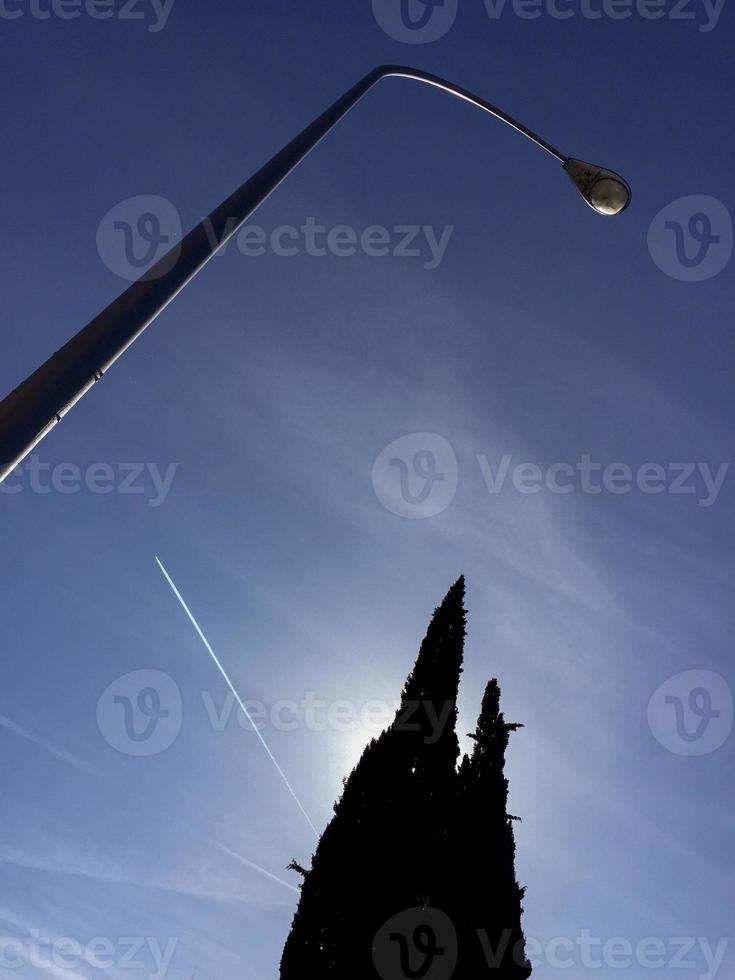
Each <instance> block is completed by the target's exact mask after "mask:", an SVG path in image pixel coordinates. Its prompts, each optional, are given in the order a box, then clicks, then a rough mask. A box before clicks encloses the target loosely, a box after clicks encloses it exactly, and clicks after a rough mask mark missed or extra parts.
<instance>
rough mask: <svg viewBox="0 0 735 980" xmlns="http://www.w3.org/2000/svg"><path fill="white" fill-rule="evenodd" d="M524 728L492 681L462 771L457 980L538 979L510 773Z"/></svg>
mask: <svg viewBox="0 0 735 980" xmlns="http://www.w3.org/2000/svg"><path fill="white" fill-rule="evenodd" d="M522 727H523V726H522V725H519V724H516V723H508V722H506V721H505V718H504V716H503V713H502V712H501V710H500V688H499V686H498V682H497V681H496V680H494V679H493V680H491V681H490V683H489V684H488V685H487V688H486V690H485V695H484V697H483V701H482V710H481V712H480V717H479V719H478V721H477V728H476V729H475V732H474V733H473V734H472V735H470V736H469V737H470V738H472V739H473V740H474V743H475V745H474V748H473V750H472V754H471V755H470V756H467V755H465V756H464V758H463V760H462V763H461V765H460V767H459V800H458V807H457V820H456V822H455V841H456V847H457V857H458V859H459V861H460V863H461V865H462V866H463V867H464V869H465V880H464V884H463V886H462V888H461V891H459V892H458V893H456V895H455V901H454V903H453V912H454V917H455V921H456V922H457V923H458V927H459V933H460V937H459V938H460V941H459V950H460V966H459V969H458V970H457V972H456V974H455V976H456V977H457V980H476V978H478V977H482V976H490V975H492V976H493V977H496V978H498V980H526V977H528V975H529V974H530V972H531V967H530V964H529V963H528V962H527V960H526V957H525V941H524V937H523V930H522V928H521V916H522V913H523V906H522V900H523V894H524V891H525V889H523V888H521V887H520V886H519V885H518V883H517V881H516V874H515V854H516V846H515V835H514V833H513V821H514V820H515V819H517V818H515V817H513V816H511V815H510V814H509V813H508V780H507V779H506V778H505V772H504V768H505V753H506V749H507V747H508V742H509V738H510V733H511V732H514V731H516V730H517V729H519V728H522Z"/></svg>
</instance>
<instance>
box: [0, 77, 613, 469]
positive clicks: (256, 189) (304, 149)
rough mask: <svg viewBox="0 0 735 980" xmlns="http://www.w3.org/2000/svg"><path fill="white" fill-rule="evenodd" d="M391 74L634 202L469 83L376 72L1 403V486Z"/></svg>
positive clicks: (588, 189) (592, 201) (593, 203)
mask: <svg viewBox="0 0 735 980" xmlns="http://www.w3.org/2000/svg"><path fill="white" fill-rule="evenodd" d="M389 76H394V77H400V78H413V79H415V80H416V81H419V82H425V83H426V84H428V85H433V86H434V87H436V88H440V89H443V90H444V91H445V92H449V93H451V94H452V95H456V96H457V97H458V98H460V99H463V100H464V101H466V102H470V103H471V104H472V105H474V106H477V107H478V108H480V109H483V110H484V111H485V112H489V113H490V115H492V116H495V118H496V119H500V120H501V121H502V122H504V123H507V124H508V125H509V126H512V127H513V129H516V130H517V131H518V132H519V133H522V134H523V135H524V136H526V137H528V139H530V140H532V141H533V142H534V143H536V145H537V146H540V147H541V148H542V149H544V150H546V152H547V153H550V154H551V155H552V156H553V157H556V159H557V160H559V162H560V163H561V164H562V165H563V167H564V169H565V170H566V172H567V174H568V175H569V177H570V178H571V179H572V181H573V183H574V184H575V186H576V187H577V189H578V191H579V192H580V194H581V195H582V197H583V198H584V200H585V201H586V202H587V203H588V204H589V205H590V207H592V208H594V209H595V211H597V212H598V213H599V214H604V215H613V214H620V212H621V211H624V210H625V208H626V207H627V206H628V204H629V203H630V187H629V186H628V184H627V182H626V181H625V180H623V178H622V177H620V176H619V175H618V174H616V173H614V172H613V171H611V170H606V169H605V168H604V167H598V166H596V165H594V164H590V163H585V162H584V161H582V160H576V159H573V158H572V157H567V156H565V155H564V154H562V153H560V152H559V151H558V150H556V149H554V147H553V146H551V145H550V144H549V143H546V142H545V141H544V140H542V139H541V137H540V136H537V135H536V134H535V133H533V132H531V130H530V129H527V128H526V127H525V126H523V125H522V124H521V123H520V122H518V120H516V119H513V118H512V116H509V115H507V114H506V113H505V112H502V111H501V110H500V109H498V108H496V107H495V106H493V105H491V104H490V103H489V102H486V101H485V100H484V99H481V98H479V96H477V95H474V94H473V93H472V92H468V91H467V89H463V88H460V87H459V86H458V85H453V84H452V83H451V82H447V81H445V80H444V79H443V78H438V77H437V76H436V75H430V74H428V73H427V72H423V71H418V70H417V69H415V68H404V67H401V66H399V65H384V66H382V67H380V68H375V69H374V70H373V71H371V72H370V73H369V74H368V75H366V76H365V78H363V79H362V81H360V82H358V83H357V85H355V86H354V87H353V88H351V89H350V90H349V91H348V92H346V93H345V94H344V95H343V96H342V97H341V98H340V99H338V100H337V101H336V102H335V103H334V105H332V106H330V108H329V109H327V111H326V112H324V113H323V114H322V115H321V116H319V118H318V119H315V120H314V122H313V123H311V125H309V126H307V127H306V129H305V130H304V131H303V132H302V133H300V134H299V135H298V136H297V137H296V138H295V139H293V140H292V141H291V142H290V143H289V144H288V145H287V146H285V147H284V148H283V149H282V150H281V151H280V152H279V153H277V154H276V155H275V156H274V157H273V158H272V159H271V160H269V162H268V163H266V164H265V166H264V167H261V169H260V170H258V172H257V173H255V174H254V175H253V176H252V177H251V178H250V179H249V180H248V181H246V182H245V183H244V184H243V185H242V187H240V188H239V190H237V191H235V193H234V194H232V195H231V196H230V197H228V198H227V200H226V201H224V202H223V203H222V204H220V206H219V207H218V208H217V209H216V210H215V211H213V212H212V214H211V215H210V216H209V217H208V218H205V219H204V221H202V222H201V223H200V224H198V225H197V226H196V228H194V229H192V231H190V232H189V234H188V235H186V236H185V237H184V238H183V239H182V240H181V242H180V243H179V244H178V245H177V246H175V247H174V248H172V249H171V250H170V251H169V252H167V253H166V255H164V256H163V258H161V259H159V260H158V262H156V263H155V265H153V266H152V268H150V269H149V270H148V271H147V272H146V273H145V274H144V275H143V276H141V278H140V279H138V280H137V281H136V282H134V283H133V284H132V285H131V286H129V287H128V289H126V290H125V292H124V293H122V295H120V296H118V298H117V299H116V300H114V301H113V302H112V303H111V304H110V305H109V306H108V307H107V308H106V309H105V310H103V311H102V312H101V313H100V314H99V315H98V316H97V317H95V319H94V320H92V321H91V323H89V324H88V325H87V326H86V327H84V328H83V329H82V330H80V331H79V333H78V334H77V335H76V336H75V337H72V339H71V340H70V341H69V342H68V343H66V344H65V345H64V346H63V347H62V348H61V349H60V350H59V351H57V352H56V353H55V354H54V355H53V356H52V357H50V358H49V359H48V360H47V361H46V363H45V364H42V365H41V367H40V368H38V369H37V370H36V371H35V372H34V373H33V374H32V375H30V377H28V378H27V379H26V380H25V381H23V382H22V384H20V385H19V386H18V387H17V388H16V389H15V391H13V392H11V393H10V394H9V395H8V396H7V397H6V398H5V399H4V400H3V401H2V402H0V482H2V480H4V479H5V477H6V476H8V474H9V473H11V472H12V470H13V469H14V468H15V467H16V466H17V465H18V464H19V463H20V462H21V461H22V460H23V459H24V458H25V457H26V456H27V455H28V453H30V452H31V451H32V450H33V449H34V447H35V446H37V445H38V443H39V442H40V441H41V440H42V439H43V438H44V436H46V435H47V434H48V433H49V432H50V431H51V429H53V428H54V426H56V425H57V423H59V422H60V421H61V419H62V418H63V417H64V416H65V415H66V413H67V412H68V411H69V410H70V409H71V408H72V407H73V406H74V405H75V404H76V403H77V402H78V401H79V399H80V398H81V397H82V396H83V395H85V394H86V393H87V392H88V391H89V389H90V388H91V387H92V386H93V385H94V384H95V383H96V382H97V381H99V380H100V378H102V376H103V375H104V374H105V373H106V372H107V371H108V370H109V368H110V367H111V366H112V365H113V364H114V363H115V361H116V360H117V359H118V357H120V355H121V354H122V353H123V352H124V351H126V350H127V348H128V347H129V346H130V345H131V344H132V343H133V341H135V340H136V339H137V338H138V337H139V336H140V335H141V333H142V332H143V331H144V330H145V328H146V327H147V326H148V324H149V323H151V322H152V321H153V320H155V318H156V317H157V316H158V314H159V313H160V312H161V311H162V310H163V309H165V307H166V306H168V304H169V303H170V302H171V300H172V299H173V298H174V297H175V296H176V295H177V294H178V293H179V292H180V291H181V290H182V289H183V288H184V286H186V284H187V283H188V282H189V281H190V280H191V279H193V277H194V276H195V275H196V274H197V272H199V270H200V269H201V268H202V267H203V266H204V265H206V263H207V262H208V261H209V259H211V258H212V256H213V255H214V254H215V253H216V252H217V251H218V250H219V249H220V248H221V246H222V245H224V244H225V243H226V242H227V240H228V239H229V238H231V237H232V235H234V234H235V233H236V232H237V231H238V229H239V228H241V227H242V225H243V223H244V222H245V221H246V220H247V219H248V218H249V217H250V215H251V214H252V213H253V212H254V211H255V210H256V208H258V207H259V206H260V205H261V204H262V203H263V201H264V200H265V199H266V198H267V197H268V195H269V194H270V193H271V192H272V191H273V190H275V188H276V187H277V186H278V185H279V184H280V183H281V181H282V180H283V179H284V178H285V177H287V176H288V174H289V173H290V172H291V171H292V170H293V169H294V167H296V166H297V165H298V164H299V163H300V162H301V161H302V160H303V159H304V157H305V156H306V155H307V154H308V153H309V152H310V151H311V150H313V149H314V147H315V146H316V145H317V143H319V142H320V141H321V140H322V139H323V138H324V137H325V136H326V135H327V133H328V132H329V131H330V130H331V129H332V127H333V126H334V125H335V124H336V123H337V122H339V120H340V119H341V118H342V117H343V116H344V115H345V114H346V113H347V112H348V111H349V110H350V109H351V108H352V107H353V106H354V105H355V103H356V102H358V101H359V99H361V98H362V96H363V95H365V93H366V92H367V91H368V90H369V89H370V88H372V87H373V85H375V83H376V82H378V81H380V80H381V79H382V78H387V77H389Z"/></svg>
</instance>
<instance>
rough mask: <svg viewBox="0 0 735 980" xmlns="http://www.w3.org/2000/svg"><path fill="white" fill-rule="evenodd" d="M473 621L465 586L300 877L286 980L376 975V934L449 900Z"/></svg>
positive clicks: (441, 610) (450, 597)
mask: <svg viewBox="0 0 735 980" xmlns="http://www.w3.org/2000/svg"><path fill="white" fill-rule="evenodd" d="M465 619H466V612H465V609H464V578H460V579H459V580H458V581H457V582H456V583H455V584H454V585H453V586H452V588H451V589H450V590H449V592H448V593H447V595H446V597H445V598H444V601H443V602H442V603H441V605H440V606H439V607H438V608H437V609H436V610H435V612H434V616H433V618H432V621H431V623H430V625H429V628H428V631H427V633H426V637H425V638H424V641H423V643H422V644H421V648H420V650H419V655H418V658H417V660H416V664H415V666H414V669H413V671H412V673H411V674H410V676H409V678H408V680H407V681H406V685H405V687H404V690H403V695H402V699H401V706H400V708H399V710H398V712H397V714H396V717H395V720H394V721H393V723H392V725H391V726H390V727H389V728H388V729H386V731H384V732H383V733H382V734H381V735H380V736H379V737H378V738H377V739H373V740H372V741H371V742H370V744H369V745H368V747H367V749H366V750H365V752H364V753H363V756H362V758H361V759H360V761H359V763H358V764H357V766H356V767H355V769H354V770H353V772H352V774H351V775H350V777H349V779H347V780H346V782H345V786H344V792H343V795H342V797H341V799H340V800H339V801H338V803H337V804H336V805H335V808H334V809H335V814H334V817H333V819H332V821H331V822H330V824H329V825H328V827H327V828H326V830H325V831H324V834H323V835H322V838H321V840H320V841H319V844H318V846H317V849H316V852H315V854H314V858H313V861H312V866H311V869H310V870H308V871H306V872H305V873H304V880H303V884H302V888H301V900H300V902H299V907H298V910H297V912H296V915H295V918H294V921H293V924H292V928H291V933H290V935H289V937H288V940H287V942H286V946H285V949H284V952H283V957H282V960H281V980H332V978H333V980H347V978H349V980H363V978H365V980H367V978H374V977H375V972H374V969H373V965H372V941H373V938H374V936H375V934H376V932H377V931H378V929H379V928H380V926H381V925H382V924H383V923H384V922H385V921H386V920H388V919H389V918H390V917H391V916H393V915H394V914H396V913H399V912H402V911H403V910H405V909H408V908H415V907H417V906H423V905H435V906H437V907H439V908H441V906H442V904H444V903H445V902H446V900H447V897H448V893H449V891H450V871H451V868H450V861H451V859H452V855H451V839H450V829H451V826H452V814H453V812H454V810H455V807H456V799H457V770H456V765H457V758H458V756H459V743H458V741H457V734H456V719H457V693H458V689H459V678H460V673H461V670H462V659H463V650H464V637H465ZM302 871H303V869H302Z"/></svg>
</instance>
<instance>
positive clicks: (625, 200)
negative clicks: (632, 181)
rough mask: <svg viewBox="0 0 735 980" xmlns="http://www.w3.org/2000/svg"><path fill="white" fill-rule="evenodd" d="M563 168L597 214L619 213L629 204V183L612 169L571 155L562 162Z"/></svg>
mask: <svg viewBox="0 0 735 980" xmlns="http://www.w3.org/2000/svg"><path fill="white" fill-rule="evenodd" d="M564 169H565V170H566V172H567V173H568V174H569V177H570V179H571V181H572V183H573V184H574V186H575V187H576V188H577V190H578V191H579V193H580V194H581V195H582V197H583V198H584V199H585V201H586V202H587V203H588V204H589V206H590V207H591V208H594V210H595V211H597V213H598V214H604V215H615V214H620V213H621V212H623V211H625V209H626V208H627V207H628V205H629V204H630V198H631V190H630V185H629V184H628V181H627V180H625V179H624V178H623V177H621V176H620V174H616V173H615V172H614V171H613V170H607V169H606V168H605V167H598V166H597V164H595V163H585V161H584V160H575V159H574V158H573V157H570V158H569V159H568V160H567V161H566V162H565V163H564Z"/></svg>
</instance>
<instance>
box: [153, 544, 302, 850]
mask: <svg viewBox="0 0 735 980" xmlns="http://www.w3.org/2000/svg"><path fill="white" fill-rule="evenodd" d="M154 557H155V559H156V564H157V565H158V567H159V568H160V569H161V571H162V572H163V576H164V578H165V579H166V581H167V582H168V584H169V585H170V586H171V589H172V591H173V594H174V595H175V596H176V598H177V599H178V600H179V602H180V603H181V607H182V608H183V610H184V612H185V613H186V615H187V616H188V617H189V619H190V620H191V624H192V626H193V627H194V629H195V630H196V631H197V633H198V634H199V638H200V640H201V641H202V643H203V644H204V646H205V647H206V649H207V652H208V653H209V654H210V656H211V657H212V660H214V662H215V663H216V664H217V667H218V668H219V672H220V673H221V674H222V676H223V677H224V679H225V681H226V682H227V686H228V687H229V689H230V690H231V691H232V693H233V694H234V695H235V700H236V701H237V703H238V704H239V705H240V708H241V710H242V711H243V713H244V715H245V717H246V718H247V720H248V721H249V722H250V724H251V725H252V727H253V731H254V732H255V734H256V735H257V736H258V738H259V739H260V742H261V744H262V746H263V748H264V749H265V751H266V752H267V753H268V758H269V759H270V760H271V762H272V763H273V765H274V766H275V767H276V769H277V770H278V774H279V776H280V777H281V779H282V780H283V782H284V783H285V785H286V789H287V790H288V791H289V793H290V794H291V796H293V798H294V800H295V801H296V805H297V806H298V808H299V810H301V812H302V813H303V815H304V816H305V817H306V821H307V823H308V824H309V826H310V827H311V829H312V830H313V831H314V833H315V834H316V835H317V836H318V835H319V832H318V830H317V829H316V827H315V826H314V824H313V823H312V821H311V817H310V816H309V814H308V813H307V812H306V810H305V809H304V807H303V805H302V803H301V800H300V799H299V798H298V796H297V795H296V793H295V791H294V788H293V786H292V785H291V783H289V781H288V779H287V778H286V774H285V772H284V771H283V769H281V767H280V766H279V765H278V762H277V761H276V757H275V756H274V755H273V753H272V752H271V750H270V749H269V748H268V745H267V743H266V741H265V739H264V738H263V736H262V735H261V734H260V732H259V731H258V727H257V725H256V724H255V722H254V721H253V719H252V717H251V716H250V712H249V711H248V709H247V708H246V707H245V705H244V704H243V702H242V698H241V697H240V695H239V694H238V693H237V691H236V690H235V685H234V684H233V683H232V681H231V680H230V678H229V677H228V676H227V671H226V670H225V668H224V667H223V666H222V664H221V663H220V662H219V660H218V659H217V654H216V653H215V652H214V650H213V649H212V647H211V646H210V643H209V640H208V639H207V638H206V636H205V635H204V633H202V631H201V629H200V627H199V623H197V621H196V619H194V615H193V613H192V611H191V610H190V609H189V607H188V606H187V604H186V602H185V601H184V597H183V596H182V595H181V593H180V592H179V590H178V589H177V588H176V586H175V585H174V582H173V579H172V578H171V576H170V575H169V574H168V572H167V571H166V569H165V568H164V567H163V562H162V561H161V559H160V558H159V557H158V555H155V556H154Z"/></svg>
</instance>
